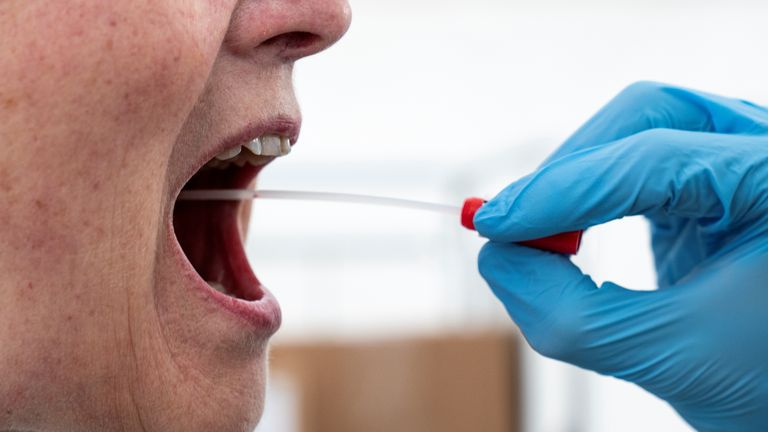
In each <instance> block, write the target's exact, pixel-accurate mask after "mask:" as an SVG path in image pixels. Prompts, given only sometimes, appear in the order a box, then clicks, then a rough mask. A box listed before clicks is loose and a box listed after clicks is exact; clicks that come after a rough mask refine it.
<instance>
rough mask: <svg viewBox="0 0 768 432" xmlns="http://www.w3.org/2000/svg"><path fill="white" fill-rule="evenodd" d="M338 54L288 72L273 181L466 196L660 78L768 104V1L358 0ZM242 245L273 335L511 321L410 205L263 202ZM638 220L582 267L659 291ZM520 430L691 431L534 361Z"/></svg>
mask: <svg viewBox="0 0 768 432" xmlns="http://www.w3.org/2000/svg"><path fill="white" fill-rule="evenodd" d="M352 7H353V11H354V23H353V26H352V28H351V30H350V32H349V33H348V35H347V36H346V38H345V39H344V40H343V41H342V42H340V43H339V44H338V45H337V46H336V47H334V48H332V49H331V50H330V51H328V52H327V53H324V54H322V55H320V56H318V57H315V58H312V59H308V60H304V61H302V62H301V63H300V64H299V65H298V67H297V73H296V81H297V91H298V95H299V97H300V100H301V102H302V105H303V108H304V114H305V125H304V129H303V132H302V138H301V140H300V143H299V145H298V146H297V147H296V149H295V151H294V153H293V154H291V155H290V156H289V158H287V159H286V160H283V161H278V162H276V163H275V164H274V165H272V166H271V167H270V168H268V169H267V170H266V171H265V173H264V174H263V175H262V177H261V178H262V180H261V187H262V188H290V189H312V190H328V191H344V192H357V193H374V194H384V195H393V196H401V197H409V198H415V199H425V200H432V201H445V202H451V201H453V202H456V203H458V202H460V200H461V198H462V197H464V196H466V195H468V194H480V195H491V194H492V193H493V192H495V191H496V190H498V189H499V188H500V187H502V186H503V185H505V184H506V183H507V182H509V181H511V180H513V179H515V178H516V177H517V176H520V175H522V174H524V173H525V172H527V171H528V170H531V169H533V168H534V167H535V166H536V165H537V163H538V162H539V161H540V160H541V159H542V158H544V157H545V156H546V154H547V153H548V152H549V151H551V150H552V149H554V148H555V147H556V146H557V145H558V143H559V142H561V141H562V140H563V139H565V138H566V137H567V136H568V134H569V133H570V132H571V131H573V130H574V129H575V128H576V127H578V126H579V125H580V124H581V123H582V122H583V121H585V120H586V119H587V118H588V117H589V116H590V115H591V113H593V112H594V111H596V110H597V109H598V108H599V107H600V106H601V105H602V104H603V103H605V102H606V101H607V100H608V99H609V98H610V97H612V96H613V95H614V94H615V93H617V92H618V91H619V90H621V89H622V88H623V87H624V86H626V85H627V84H629V83H631V82H634V81H637V80H646V79H651V80H659V81H665V82H671V83H676V84H682V85H686V86H690V87H696V88H701V89H705V90H709V91H712V92H716V93H722V94H726V95H732V96H739V97H743V98H747V99H751V100H753V101H755V102H761V103H766V102H768V78H766V77H768V60H766V59H768V56H766V53H765V42H766V41H768V26H766V25H765V17H766V16H768V2H760V1H754V2H748V1H730V2H723V1H720V2H716V1H693V0H691V1H660V0H656V1H648V0H645V1H641V0H634V1H607V0H606V1H597V0H592V1H581V2H579V1H566V0H562V1H551V0H550V1H533V0H528V1H524V0H517V1H504V0H474V1H458V0H450V1H447V0H376V1H374V0H367V1H364V0H357V1H355V0H353V1H352ZM253 224H254V233H253V234H254V235H253V236H252V237H251V240H250V241H249V244H248V250H249V254H250V256H251V259H252V261H253V266H254V268H255V269H256V271H257V274H259V275H260V277H261V278H262V279H263V280H264V281H265V283H266V284H267V285H268V286H270V287H272V289H273V291H274V292H275V293H276V294H277V295H278V298H279V299H280V300H281V302H282V304H283V309H284V312H285V324H284V328H283V331H282V332H281V334H280V336H279V337H281V338H310V337H313V336H317V335H320V334H324V335H333V336H336V337H372V336H375V335H378V334H391V333H398V332H400V333H408V334H410V333H414V332H430V331H441V330H444V329H447V328H456V327H465V326H471V325H487V324H489V323H503V325H511V324H508V323H509V321H508V320H507V318H506V317H505V316H504V315H503V312H502V309H501V307H500V306H499V305H498V304H497V303H496V301H495V299H494V298H493V297H492V296H491V295H490V293H489V292H488V290H487V289H486V288H485V286H484V285H483V283H482V281H481V280H480V278H479V277H478V276H477V275H476V272H475V263H474V255H475V254H476V252H477V249H478V248H479V247H480V245H481V244H482V241H481V240H479V239H477V238H475V236H473V235H472V234H471V233H468V232H465V231H462V230H461V229H460V228H458V227H457V225H456V223H455V221H454V220H452V219H450V218H446V217H442V216H432V215H421V214H417V213H413V212H408V211H397V210H383V209H371V208H357V207H353V206H334V205H317V204H289V203H279V204H278V203H267V202H265V203H258V204H257V206H256V211H255V218H254V222H253ZM647 243H648V237H647V233H646V227H645V224H644V222H643V221H642V220H638V219H635V220H629V221H623V222H620V223H617V224H610V225H608V226H605V227H598V228H597V229H594V230H592V231H591V232H590V233H589V235H588V237H587V238H586V243H585V248H584V252H583V253H582V254H581V255H580V256H579V258H578V262H579V263H580V264H581V265H582V266H583V267H584V268H585V269H587V270H589V271H590V272H591V273H592V274H593V276H594V277H595V278H596V279H598V280H605V279H612V280H616V281H617V282H619V283H622V284H626V285H628V286H631V287H637V288H646V289H647V288H652V287H653V280H654V277H653V273H652V266H651V258H650V252H649V250H648V246H647ZM525 364H526V367H527V371H526V386H527V396H526V401H527V404H526V413H527V414H528V415H527V420H526V426H527V427H526V429H527V430H529V431H535V432H539V431H541V432H544V431H579V430H585V431H597V432H600V431H614V430H622V431H635V430H636V431H646V430H665V431H675V430H687V427H686V426H684V424H683V422H682V421H680V420H679V419H678V418H677V417H676V415H675V414H674V412H673V411H672V410H671V409H669V408H668V407H667V406H666V405H665V404H663V403H662V402H660V401H657V400H655V399H654V398H653V397H651V396H649V395H647V394H645V393H644V392H642V391H640V390H638V389H635V388H634V387H632V386H630V385H628V384H625V383H621V382H618V381H615V380H612V379H609V378H603V377H598V376H596V375H594V374H590V373H587V372H583V371H578V370H576V369H575V368H572V367H568V366H564V365H560V364H557V363H555V362H552V361H548V360H544V359H541V358H540V357H538V356H536V355H535V354H533V353H530V352H529V353H527V354H526V358H525Z"/></svg>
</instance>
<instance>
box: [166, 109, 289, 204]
mask: <svg viewBox="0 0 768 432" xmlns="http://www.w3.org/2000/svg"><path fill="white" fill-rule="evenodd" d="M300 130H301V118H300V117H299V116H289V115H284V114H283V115H277V116H274V117H272V118H270V119H268V120H266V121H254V122H250V123H248V124H246V125H245V126H243V127H242V128H241V129H240V130H238V131H236V132H234V133H232V134H230V135H229V136H227V137H225V138H224V139H222V140H219V141H218V142H212V143H211V144H210V145H207V146H205V147H204V148H203V151H201V152H200V154H199V155H198V157H197V159H196V160H195V161H194V162H193V163H192V164H191V165H190V166H188V167H187V171H186V172H184V173H183V175H182V178H183V181H182V182H181V184H179V185H177V187H176V190H175V191H174V194H178V193H179V191H180V190H181V188H182V187H183V185H184V184H186V182H187V181H189V179H190V178H192V176H193V175H195V173H197V172H198V171H199V170H200V168H202V167H203V165H205V164H206V163H208V161H210V160H211V159H213V157H214V156H216V155H217V154H219V153H221V152H222V151H224V150H227V149H230V148H233V147H235V146H239V145H243V144H245V143H247V142H249V141H251V140H253V139H254V138H258V137H261V136H264V135H279V136H283V137H286V138H288V139H290V141H291V145H295V144H296V141H298V139H299V131H300Z"/></svg>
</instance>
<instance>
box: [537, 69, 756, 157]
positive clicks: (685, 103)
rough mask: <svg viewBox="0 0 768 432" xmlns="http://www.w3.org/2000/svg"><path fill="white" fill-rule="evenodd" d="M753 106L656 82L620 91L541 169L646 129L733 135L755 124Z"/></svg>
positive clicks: (640, 83) (640, 84) (754, 108)
mask: <svg viewBox="0 0 768 432" xmlns="http://www.w3.org/2000/svg"><path fill="white" fill-rule="evenodd" d="M757 110H762V112H761V116H762V117H764V116H765V111H764V109H763V108H760V107H757V106H755V105H754V104H749V103H747V102H744V101H741V100H738V99H732V98H727V97H722V96H717V95H713V94H709V93H705V92H700V91H695V90H689V89H684V88H680V87H674V86H670V85H666V84H661V83H654V82H639V83H635V84H632V85H631V86H629V87H627V88H626V89H624V90H623V91H622V92H621V93H619V94H618V95H617V96H616V97H615V98H613V99H612V100H611V101H610V102H608V104H606V105H605V107H603V108H602V109H601V110H600V111H598V113H597V114H595V115H594V116H593V117H592V118H591V119H590V120H589V121H587V123H585V124H584V125H583V126H582V127H581V128H579V129H578V130H577V131H576V132H575V133H574V134H573V135H572V136H571V137H569V138H568V139H567V140H566V141H565V142H564V143H563V144H562V145H561V146H560V148H558V149H557V150H556V151H555V152H554V153H553V154H552V155H551V156H550V157H549V158H548V159H547V160H546V161H545V163H544V164H547V163H549V162H552V161H554V160H556V159H559V158H561V157H563V156H565V155H567V154H570V153H573V152H576V151H579V150H583V149H585V148H589V147H594V146H598V145H603V144H606V143H609V142H613V141H617V140H621V139H623V138H626V137H629V136H631V135H634V134H636V133H639V132H642V131H644V130H649V129H657V128H663V129H676V130H683V131H692V132H721V133H735V132H738V131H743V130H749V129H751V127H752V126H753V124H754V123H755V115H754V114H755V113H754V112H753V111H757Z"/></svg>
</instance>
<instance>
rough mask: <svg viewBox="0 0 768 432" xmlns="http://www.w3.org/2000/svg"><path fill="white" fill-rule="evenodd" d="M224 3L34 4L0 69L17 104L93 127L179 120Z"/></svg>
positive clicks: (206, 63) (213, 49)
mask: <svg viewBox="0 0 768 432" xmlns="http://www.w3.org/2000/svg"><path fill="white" fill-rule="evenodd" d="M231 3H233V1H198V2H191V1H181V0H179V1H170V0H166V1H160V0H146V1H141V2H139V1H136V2H134V1H114V2H103V1H92V0H90V1H89V0H79V1H71V2H68V3H67V7H66V9H62V8H61V7H50V5H49V4H48V2H34V3H31V4H30V5H29V6H28V7H26V8H25V9H24V10H23V15H24V18H25V19H24V20H22V22H26V23H27V30H28V34H29V36H26V37H25V36H18V39H19V40H18V41H17V42H19V43H17V44H14V46H13V47H12V55H11V56H10V57H11V59H10V60H9V63H10V64H8V65H4V66H8V69H15V73H12V74H11V76H13V78H15V79H16V83H18V84H19V85H18V86H17V88H19V89H20V90H21V91H19V92H18V93H19V94H17V95H16V96H19V99H20V100H19V103H21V104H22V105H24V104H29V105H31V106H32V107H33V108H34V107H35V106H37V107H40V108H42V107H43V106H54V107H68V108H69V109H70V110H71V109H72V108H74V111H75V112H70V113H69V114H70V115H76V114H84V115H87V116H88V118H89V119H90V121H89V123H90V124H92V125H100V124H99V123H97V122H96V120H106V121H107V122H108V121H109V120H110V119H111V120H113V121H114V120H118V119H119V120H122V121H125V120H126V118H128V117H130V118H131V120H132V121H133V122H134V123H133V124H142V123H135V122H136V121H137V120H138V121H146V122H151V121H153V120H154V122H155V123H157V122H158V120H161V119H165V120H167V119H168V118H169V117H175V118H176V120H178V119H179V118H183V116H184V115H185V114H186V112H187V111H188V110H185V108H186V107H190V106H191V105H192V103H193V102H194V99H195V97H196V95H197V94H199V92H200V91H201V90H202V88H203V86H204V84H205V80H206V78H207V76H208V73H209V71H210V67H211V64H212V63H213V61H214V59H215V57H216V54H217V52H218V49H219V46H220V41H221V39H222V38H223V35H224V32H225V31H226V28H227V26H228V20H229V14H230V13H231V7H232V6H231ZM0 61H1V60H0ZM29 71H39V73H35V74H30V73H29ZM96 107H98V109H96ZM54 111H55V110H54ZM159 112H161V113H164V115H161V116H159V117H158V113H159ZM99 117H108V118H106V119H99ZM80 124H82V123H80ZM102 124H104V123H102Z"/></svg>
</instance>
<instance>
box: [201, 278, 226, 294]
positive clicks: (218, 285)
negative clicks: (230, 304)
mask: <svg viewBox="0 0 768 432" xmlns="http://www.w3.org/2000/svg"><path fill="white" fill-rule="evenodd" d="M206 282H208V285H209V286H210V287H211V288H213V289H215V290H216V291H218V292H220V293H222V294H227V295H229V293H228V292H227V289H226V288H224V285H222V284H221V282H213V281H206Z"/></svg>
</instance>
